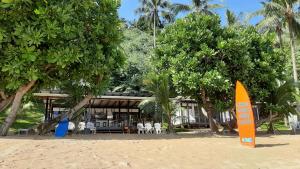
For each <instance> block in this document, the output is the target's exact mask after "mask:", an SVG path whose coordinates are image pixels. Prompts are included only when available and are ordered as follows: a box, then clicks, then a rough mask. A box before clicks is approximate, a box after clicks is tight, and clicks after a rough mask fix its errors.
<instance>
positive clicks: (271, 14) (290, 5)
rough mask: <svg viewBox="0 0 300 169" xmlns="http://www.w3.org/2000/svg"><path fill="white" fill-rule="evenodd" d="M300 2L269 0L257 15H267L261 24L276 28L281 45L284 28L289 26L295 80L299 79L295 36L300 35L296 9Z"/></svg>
mask: <svg viewBox="0 0 300 169" xmlns="http://www.w3.org/2000/svg"><path fill="white" fill-rule="evenodd" d="M298 2H299V0H269V1H268V2H265V3H263V9H262V10H260V11H257V12H256V14H257V15H263V16H264V17H265V19H264V20H263V21H262V22H261V23H260V25H262V26H263V25H264V28H271V30H275V32H276V33H277V35H278V38H279V41H280V43H281V45H282V37H281V35H282V32H283V28H284V27H285V26H287V29H288V32H289V39H290V47H291V60H292V65H293V77H294V81H295V82H297V81H298V73H297V63H296V46H295V38H296V37H297V36H299V35H300V21H299V15H300V12H299V11H295V6H296V5H297V3H298ZM270 26H271V27H270Z"/></svg>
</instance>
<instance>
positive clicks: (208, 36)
mask: <svg viewBox="0 0 300 169" xmlns="http://www.w3.org/2000/svg"><path fill="white" fill-rule="evenodd" d="M158 44H159V45H158V47H157V55H156V58H155V64H156V66H157V67H158V69H160V70H165V69H168V70H169V72H170V76H171V78H172V82H173V84H174V86H175V88H176V90H177V92H178V93H179V94H180V95H187V96H193V97H194V98H196V99H198V100H200V98H201V97H200V96H201V95H204V93H202V92H201V91H205V97H207V98H206V99H208V100H210V101H211V102H212V103H213V105H214V108H215V109H217V110H219V111H222V110H224V109H227V108H229V107H230V106H232V104H233V94H234V86H235V82H236V80H240V81H242V82H243V83H244V84H245V85H246V86H247V87H248V90H249V92H250V95H251V98H252V99H253V101H254V102H255V101H262V100H264V99H265V98H266V97H268V96H269V95H270V93H271V92H272V91H274V90H275V88H276V86H277V83H276V80H277V79H279V80H281V79H283V78H284V71H285V65H286V63H285V59H284V58H285V53H284V52H283V51H281V50H279V49H276V48H274V35H273V34H260V33H258V32H257V31H256V30H255V28H253V27H238V28H231V27H229V28H222V27H221V25H220V19H219V17H217V16H208V15H200V14H197V13H196V14H191V15H189V16H187V17H186V18H183V19H179V20H177V21H176V23H175V24H173V25H171V26H169V27H167V28H166V29H165V30H164V32H162V34H161V35H160V36H159V38H158Z"/></svg>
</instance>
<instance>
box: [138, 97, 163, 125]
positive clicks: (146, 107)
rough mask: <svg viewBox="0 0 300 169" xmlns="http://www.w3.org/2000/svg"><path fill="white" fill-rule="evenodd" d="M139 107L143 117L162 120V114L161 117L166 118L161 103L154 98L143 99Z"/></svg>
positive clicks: (157, 120)
mask: <svg viewBox="0 0 300 169" xmlns="http://www.w3.org/2000/svg"><path fill="white" fill-rule="evenodd" d="M139 108H140V109H141V110H142V112H143V116H144V117H149V118H150V119H153V120H154V121H156V122H161V121H162V115H163V119H166V118H167V116H166V113H164V112H163V110H162V107H161V105H160V104H159V103H157V101H156V100H155V99H148V100H143V101H142V102H141V103H140V104H139Z"/></svg>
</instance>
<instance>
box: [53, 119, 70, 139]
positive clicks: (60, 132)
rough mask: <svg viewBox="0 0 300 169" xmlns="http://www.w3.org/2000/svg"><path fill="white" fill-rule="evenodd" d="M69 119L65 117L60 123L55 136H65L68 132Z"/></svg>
mask: <svg viewBox="0 0 300 169" xmlns="http://www.w3.org/2000/svg"><path fill="white" fill-rule="evenodd" d="M68 127H69V120H68V119H67V118H64V119H63V120H61V121H60V122H59V123H58V126H57V128H56V130H55V137H65V136H66V135H67V133H68Z"/></svg>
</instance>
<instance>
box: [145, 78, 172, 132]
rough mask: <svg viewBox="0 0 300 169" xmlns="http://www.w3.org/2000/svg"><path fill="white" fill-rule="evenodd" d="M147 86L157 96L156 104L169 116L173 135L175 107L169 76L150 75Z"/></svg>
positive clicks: (169, 125) (169, 126) (170, 130)
mask: <svg viewBox="0 0 300 169" xmlns="http://www.w3.org/2000/svg"><path fill="white" fill-rule="evenodd" d="M145 84H146V86H147V87H148V89H149V90H150V91H152V93H153V94H154V96H155V99H156V102H157V103H158V104H159V105H160V107H161V109H162V111H163V112H164V114H165V115H166V116H167V122H168V130H169V132H170V133H173V122H172V118H173V114H174V110H175V105H174V104H173V102H172V100H171V99H170V98H171V97H172V89H171V85H170V80H169V76H168V74H167V73H166V72H162V73H160V74H157V73H150V74H149V75H148V77H147V78H146V79H145Z"/></svg>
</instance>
